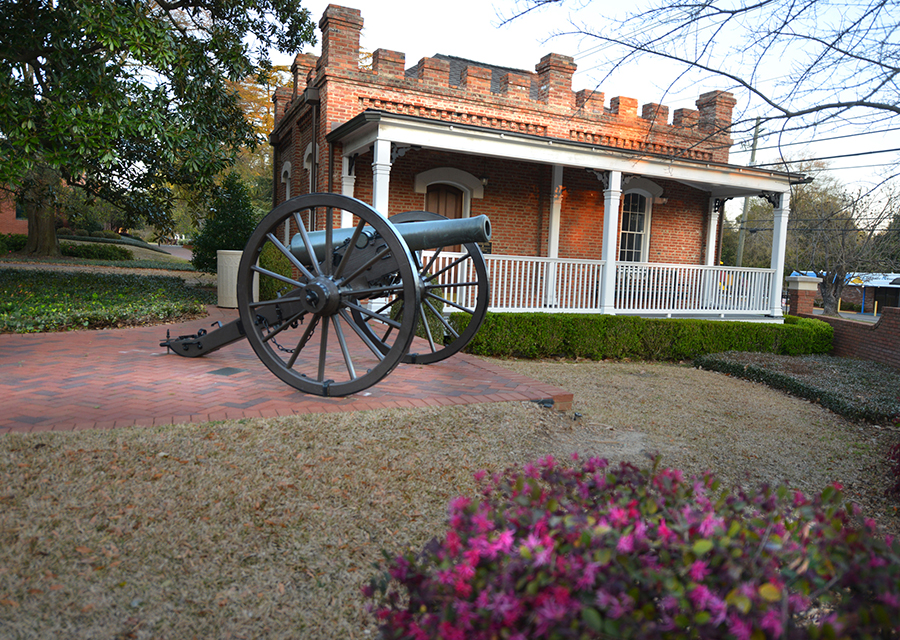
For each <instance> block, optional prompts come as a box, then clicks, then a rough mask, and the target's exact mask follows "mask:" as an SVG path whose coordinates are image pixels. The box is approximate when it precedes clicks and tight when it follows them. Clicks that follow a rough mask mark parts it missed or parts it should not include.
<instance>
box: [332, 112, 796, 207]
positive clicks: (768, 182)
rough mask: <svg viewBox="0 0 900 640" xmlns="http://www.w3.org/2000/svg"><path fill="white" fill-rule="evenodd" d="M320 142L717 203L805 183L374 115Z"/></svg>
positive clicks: (769, 173)
mask: <svg viewBox="0 0 900 640" xmlns="http://www.w3.org/2000/svg"><path fill="white" fill-rule="evenodd" d="M326 139H327V140H328V141H329V142H340V143H342V144H343V154H344V155H345V156H350V155H353V154H354V153H360V152H362V151H363V150H368V148H369V147H371V146H372V145H373V144H374V142H375V141H376V140H378V139H381V140H389V141H390V142H392V143H394V144H397V145H403V146H411V147H422V148H429V149H440V150H445V151H455V152H459V153H468V154H475V155H483V156H492V157H500V158H510V159H515V160H521V161H526V162H538V163H542V164H552V165H561V166H566V167H576V168H584V169H589V170H596V171H621V172H622V173H624V174H636V175H641V176H646V177H649V178H660V179H666V180H675V181H677V182H681V183H683V184H686V185H688V186H691V187H694V188H696V189H699V190H701V191H707V192H709V194H710V197H714V198H723V199H724V198H734V197H745V196H757V195H762V194H765V193H786V192H788V191H789V190H790V186H791V184H796V183H798V182H802V181H805V176H804V175H802V174H798V173H789V172H784V171H776V170H772V169H760V168H755V167H744V166H739V165H732V164H725V163H716V162H706V161H698V160H691V159H687V158H674V157H672V156H664V155H657V154H652V153H647V152H645V151H633V150H628V149H619V148H617V147H608V146H603V145H598V144H589V143H584V142H578V141H574V140H565V139H561V138H548V137H545V136H537V135H534V134H528V133H522V132H520V131H505V130H501V129H492V128H490V127H480V126H475V125H471V124H464V123H458V122H451V121H445V120H433V119H430V118H423V117H421V116H411V115H405V114H397V113H390V112H386V111H379V110H374V109H369V110H366V111H364V112H362V113H360V114H358V115H357V116H355V117H354V118H352V119H351V120H348V121H347V122H345V123H344V124H342V125H340V126H338V127H337V128H335V129H334V130H333V131H331V132H330V133H329V134H328V135H327V136H326Z"/></svg>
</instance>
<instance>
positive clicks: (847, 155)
mask: <svg viewBox="0 0 900 640" xmlns="http://www.w3.org/2000/svg"><path fill="white" fill-rule="evenodd" d="M897 151H900V148H897V149H882V150H881V151H860V152H858V153H844V154H841V155H837V156H822V157H821V158H803V160H802V162H818V161H820V160H836V159H838V158H855V157H858V156H871V155H875V154H878V153H896V152H897ZM791 164H799V162H787V161H785V160H779V161H778V162H760V163H758V164H756V165H755V166H757V167H773V166H776V165H791Z"/></svg>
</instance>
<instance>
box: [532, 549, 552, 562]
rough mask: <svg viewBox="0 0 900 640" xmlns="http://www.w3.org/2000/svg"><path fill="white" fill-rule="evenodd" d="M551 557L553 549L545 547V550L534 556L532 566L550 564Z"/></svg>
mask: <svg viewBox="0 0 900 640" xmlns="http://www.w3.org/2000/svg"><path fill="white" fill-rule="evenodd" d="M552 557H553V547H547V548H546V549H543V548H542V549H541V550H540V551H538V552H537V553H536V554H535V556H534V565H535V566H536V567H542V566H544V565H545V564H550V559H551V558H552Z"/></svg>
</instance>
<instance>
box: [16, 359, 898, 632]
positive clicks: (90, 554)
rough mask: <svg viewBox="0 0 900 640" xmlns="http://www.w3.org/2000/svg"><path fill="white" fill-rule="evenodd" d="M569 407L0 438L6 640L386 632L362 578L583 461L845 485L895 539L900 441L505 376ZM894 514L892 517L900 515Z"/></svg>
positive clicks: (596, 378)
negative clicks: (659, 457) (497, 497)
mask: <svg viewBox="0 0 900 640" xmlns="http://www.w3.org/2000/svg"><path fill="white" fill-rule="evenodd" d="M506 364H507V365H508V366H510V367H511V368H516V369H518V370H520V371H522V372H524V373H528V374H529V375H532V376H534V377H536V378H539V379H544V380H547V381H548V382H553V383H555V384H558V385H560V386H564V387H566V388H569V389H570V390H572V391H573V392H574V393H575V397H576V407H575V410H576V411H578V412H579V413H581V414H583V416H582V417H580V418H578V419H577V420H574V419H573V414H572V413H571V412H570V413H568V414H562V413H559V412H554V411H550V410H547V409H542V408H540V407H538V406H536V405H533V404H528V403H522V404H517V403H506V404H494V405H475V406H467V407H456V408H450V409H439V410H404V411H375V412H362V413H350V414H329V415H318V416H303V417H293V418H282V419H274V420H242V421H237V422H224V423H212V424H201V425H178V426H174V427H168V428H160V429H122V430H116V431H84V432H75V433H50V434H46V433H45V434H35V435H6V436H3V437H2V438H0V637H2V638H92V639H103V638H123V639H124V638H192V637H198V638H260V637H264V638H350V639H352V638H372V637H374V636H375V635H376V631H375V627H374V625H373V624H372V621H371V620H370V619H369V618H368V617H367V614H366V612H365V609H364V601H363V599H362V598H361V596H360V595H359V588H360V586H361V585H362V584H363V583H364V582H366V581H367V580H368V578H369V577H371V576H372V575H373V573H374V570H373V568H372V565H373V563H375V562H377V561H378V560H379V559H380V557H381V551H382V549H385V550H388V551H390V552H391V553H396V552H399V551H401V550H403V549H405V548H407V547H412V548H416V549H417V548H420V547H421V546H422V545H423V544H424V543H425V542H427V540H428V539H430V538H431V537H432V536H434V535H437V534H439V533H440V532H441V531H442V523H443V518H444V514H445V509H446V505H447V502H448V501H449V500H450V499H451V498H452V497H454V496H456V495H459V494H460V493H469V492H472V491H473V487H474V485H473V480H472V475H473V473H474V472H475V471H477V470H479V469H489V470H492V469H497V470H499V469H502V468H505V467H507V466H510V465H518V464H521V463H524V462H526V461H530V460H533V459H536V458H538V457H540V456H543V455H547V454H553V455H555V456H558V457H560V456H566V455H568V454H570V453H571V452H572V451H580V452H582V453H586V454H594V455H603V456H604V457H608V458H611V459H613V460H618V459H632V460H637V461H640V460H642V459H643V456H644V455H645V452H647V451H660V452H662V454H663V456H664V461H665V463H667V464H669V465H671V466H680V467H682V468H686V469H688V470H699V469H701V468H707V467H711V468H713V469H715V470H717V471H719V472H721V473H723V474H724V475H725V476H726V477H727V478H728V479H730V480H735V481H737V480H741V479H746V478H750V479H751V480H754V481H755V480H760V479H771V480H775V479H784V480H787V481H788V482H789V483H791V484H793V485H794V486H798V487H801V488H804V489H807V490H809V489H812V488H813V487H818V488H821V486H822V483H824V482H828V481H831V480H840V481H843V482H845V483H846V484H847V485H848V487H849V489H850V492H851V493H856V494H857V497H858V498H859V499H860V500H861V501H862V503H863V504H864V507H865V508H866V509H867V513H869V514H871V515H875V516H876V517H878V519H879V520H880V521H881V522H883V523H885V524H886V525H887V526H888V527H893V526H896V505H891V504H890V503H887V502H885V501H884V500H883V499H879V498H878V497H877V496H876V495H875V494H876V493H877V492H878V491H880V490H881V488H882V487H883V486H884V482H883V481H884V475H883V474H884V468H883V466H880V465H879V464H878V460H879V459H880V457H879V456H880V454H881V453H882V452H883V451H884V449H883V448H882V447H884V446H886V443H887V442H889V441H891V439H895V438H896V437H897V434H896V433H895V432H893V431H891V430H889V429H876V428H874V427H872V426H860V425H854V424H851V423H848V422H846V421H844V420H843V419H841V418H838V417H836V416H834V415H833V414H830V413H829V412H827V411H824V410H823V409H821V408H819V407H817V406H815V405H812V404H810V403H807V402H804V401H800V400H795V399H792V398H789V397H787V396H785V395H783V394H781V393H778V392H775V391H771V390H770V389H768V388H765V387H761V386H759V385H754V384H752V383H748V382H745V381H742V380H734V379H731V378H728V377H726V376H723V375H720V374H715V373H710V372H704V371H697V370H694V369H689V368H685V367H676V366H671V365H649V364H628V363H590V364H588V363H578V364H573V363H525V362H510V363H506ZM892 509H893V511H892Z"/></svg>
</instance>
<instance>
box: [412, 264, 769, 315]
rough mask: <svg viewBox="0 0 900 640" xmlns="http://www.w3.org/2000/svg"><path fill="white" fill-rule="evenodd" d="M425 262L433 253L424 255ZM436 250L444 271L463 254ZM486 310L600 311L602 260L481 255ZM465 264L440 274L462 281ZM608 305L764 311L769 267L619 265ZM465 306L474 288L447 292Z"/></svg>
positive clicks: (637, 310)
mask: <svg viewBox="0 0 900 640" xmlns="http://www.w3.org/2000/svg"><path fill="white" fill-rule="evenodd" d="M425 254H426V255H425V256H423V258H424V259H426V260H428V259H430V256H431V252H425ZM461 255H462V254H460V253H451V252H441V254H440V255H439V256H438V259H437V261H436V262H435V264H434V266H433V267H432V272H433V273H438V272H441V271H442V270H443V269H447V267H448V266H450V265H452V263H453V262H454V261H455V260H456V259H457V258H459V257H460V256H461ZM484 258H485V261H486V262H487V268H488V274H489V277H490V283H491V299H490V306H489V309H490V310H491V311H506V312H565V313H599V312H600V307H601V299H600V296H601V288H602V287H601V283H602V282H603V278H602V276H603V270H604V268H605V266H606V265H605V263H604V261H602V260H571V259H564V258H535V257H527V256H508V255H490V254H489V255H485V256H484ZM465 266H466V262H463V263H461V264H459V265H456V266H452V267H450V268H449V269H447V270H446V271H444V272H443V273H441V275H439V276H438V281H439V282H466V281H468V280H470V276H469V274H465V273H461V272H460V271H459V270H460V269H464V268H465ZM615 269H616V273H615V291H614V292H613V305H614V309H615V313H617V314H631V315H647V316H660V315H663V316H707V317H708V316H720V317H726V316H729V315H733V316H737V315H740V316H754V315H756V316H765V315H768V314H770V313H771V306H770V304H769V295H770V291H771V288H772V278H773V274H774V273H775V272H774V271H773V270H772V269H748V268H739V267H711V266H704V265H683V264H657V263H617V264H616V265H615ZM445 295H446V296H448V297H449V298H451V299H453V300H454V302H456V303H457V304H460V305H462V306H464V307H468V308H472V307H474V305H475V299H474V296H475V291H474V287H468V288H460V289H448V290H447V292H446V293H445Z"/></svg>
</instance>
